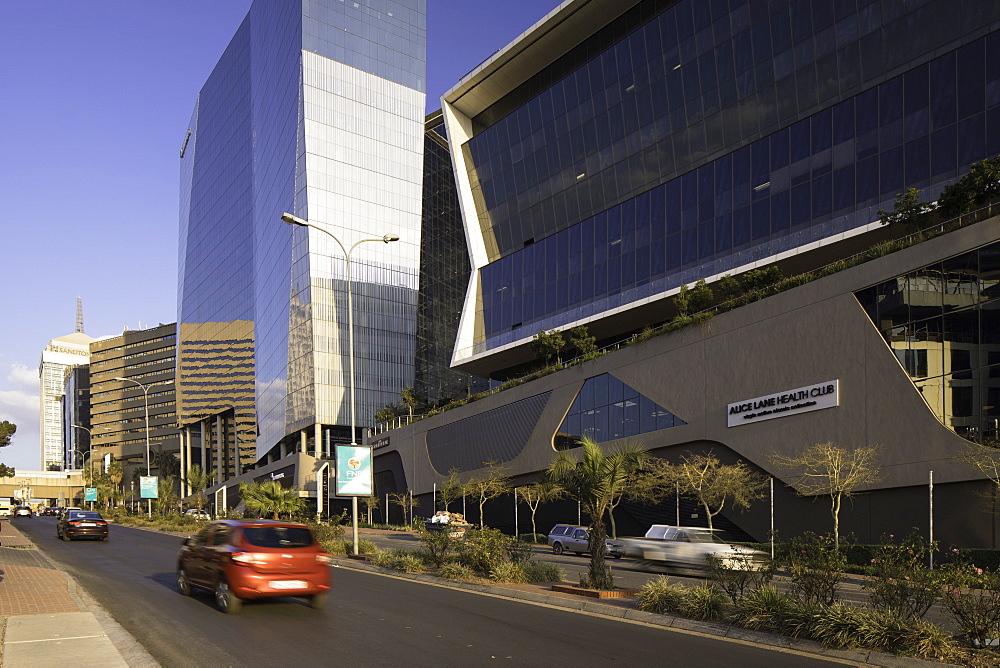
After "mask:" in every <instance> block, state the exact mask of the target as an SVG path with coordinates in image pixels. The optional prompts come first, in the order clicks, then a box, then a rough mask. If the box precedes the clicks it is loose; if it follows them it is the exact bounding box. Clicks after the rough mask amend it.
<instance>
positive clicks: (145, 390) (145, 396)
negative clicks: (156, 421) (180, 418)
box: [115, 376, 153, 517]
mask: <svg viewBox="0 0 1000 668" xmlns="http://www.w3.org/2000/svg"><path fill="white" fill-rule="evenodd" d="M115 380H120V381H123V382H126V383H135V384H136V385H138V386H139V387H141V388H142V409H143V412H144V414H145V416H146V477H147V478H148V477H149V388H151V387H152V386H153V383H150V384H149V385H144V384H142V383H140V382H139V381H137V380H132V379H131V378H122V377H121V376H116V377H115ZM146 502H147V503H146V506H147V511H146V514H147V516H148V517H152V516H153V500H152V499H146Z"/></svg>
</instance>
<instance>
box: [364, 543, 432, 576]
mask: <svg viewBox="0 0 1000 668" xmlns="http://www.w3.org/2000/svg"><path fill="white" fill-rule="evenodd" d="M372 563H373V564H375V565H376V566H381V567H382V568H391V569H392V570H394V571H403V572H404V573H420V572H421V571H423V570H424V564H423V562H422V561H421V559H420V557H419V556H417V555H416V554H413V553H412V552H409V551H407V550H401V549H398V548H397V549H395V550H385V551H384V552H377V553H375V556H374V557H373V558H372Z"/></svg>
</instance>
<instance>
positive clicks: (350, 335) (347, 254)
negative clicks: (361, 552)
mask: <svg viewBox="0 0 1000 668" xmlns="http://www.w3.org/2000/svg"><path fill="white" fill-rule="evenodd" d="M281 220H282V221H283V222H285V223H286V224H288V225H296V226H298V227H311V228H312V229H314V230H319V231H320V232H323V233H324V234H326V235H327V236H329V237H330V238H331V239H333V240H334V241H336V242H337V245H338V246H340V251H341V252H342V253H343V254H344V265H345V266H346V268H347V351H348V353H347V355H348V362H349V365H350V376H351V378H350V387H351V445H357V442H356V441H357V437H356V435H355V432H356V430H357V428H356V425H355V422H356V420H355V413H354V407H355V403H356V401H355V398H354V302H353V296H352V291H351V253H353V252H354V249H355V248H357V247H358V245H360V244H363V243H365V242H366V241H381V242H382V243H386V244H387V243H389V242H391V241H399V235H398V234H384V235H382V236H381V237H378V238H372V239H361V240H360V241H356V242H355V243H354V245H353V246H351V247H350V248H348V249H346V250H345V249H344V244H342V243H340V239H338V238H337V237H335V236H333V234H332V233H331V232H330V231H328V230H326V229H324V228H322V227H319V226H317V225H313V224H312V223H310V222H308V221H306V220H303V219H301V218H299V217H298V216H293V215H292V214H290V213H283V214H281ZM317 449H318V448H317ZM317 490H318V488H317ZM351 510H352V511H353V516H354V554H357V553H358V497H356V496H352V497H351Z"/></svg>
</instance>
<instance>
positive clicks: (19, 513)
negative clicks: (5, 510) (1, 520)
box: [14, 506, 34, 517]
mask: <svg viewBox="0 0 1000 668" xmlns="http://www.w3.org/2000/svg"><path fill="white" fill-rule="evenodd" d="M32 515H34V513H33V512H31V506H17V507H16V508H14V517H31V516H32Z"/></svg>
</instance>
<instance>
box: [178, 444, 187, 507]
mask: <svg viewBox="0 0 1000 668" xmlns="http://www.w3.org/2000/svg"><path fill="white" fill-rule="evenodd" d="M186 435H187V427H185V428H184V429H181V433H180V442H179V443H178V445H179V446H180V447H178V448H177V450H178V452H177V458H178V459H179V460H181V497H182V498H183V497H185V496H187V494H185V493H184V478H185V477H186V474H187V461H185V459H184V437H185V436H186Z"/></svg>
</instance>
